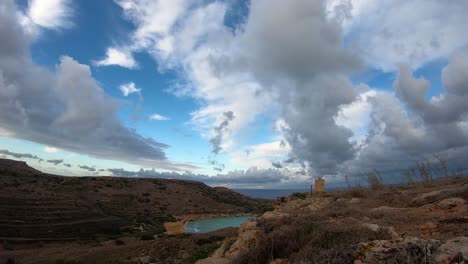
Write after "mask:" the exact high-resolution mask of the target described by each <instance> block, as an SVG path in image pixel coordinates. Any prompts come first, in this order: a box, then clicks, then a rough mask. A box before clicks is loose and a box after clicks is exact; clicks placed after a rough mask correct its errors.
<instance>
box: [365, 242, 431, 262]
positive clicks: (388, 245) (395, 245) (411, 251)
mask: <svg viewBox="0 0 468 264" xmlns="http://www.w3.org/2000/svg"><path fill="white" fill-rule="evenodd" d="M439 245H440V241H438V240H424V239H420V238H415V237H408V238H405V239H404V240H375V241H371V242H365V243H361V244H360V245H359V247H358V251H359V256H360V257H359V259H358V260H359V261H361V262H360V263H408V262H409V263H420V262H421V261H427V262H428V263H431V262H430V261H429V260H432V259H434V258H435V253H436V250H437V248H438V247H439ZM358 263H359V262H358Z"/></svg>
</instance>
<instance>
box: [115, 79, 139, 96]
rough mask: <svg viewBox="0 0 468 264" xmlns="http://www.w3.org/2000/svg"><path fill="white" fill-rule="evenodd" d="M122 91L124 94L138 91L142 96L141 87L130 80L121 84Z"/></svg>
mask: <svg viewBox="0 0 468 264" xmlns="http://www.w3.org/2000/svg"><path fill="white" fill-rule="evenodd" d="M119 89H120V91H121V92H122V94H123V96H128V95H129V94H132V93H136V94H138V95H140V96H141V89H138V88H136V86H135V83H133V82H129V83H125V84H122V85H120V87H119Z"/></svg>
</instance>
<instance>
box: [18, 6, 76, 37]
mask: <svg viewBox="0 0 468 264" xmlns="http://www.w3.org/2000/svg"><path fill="white" fill-rule="evenodd" d="M73 15H74V10H73V8H72V3H71V1H70V0H31V1H28V7H27V11H26V13H21V12H18V16H19V18H20V23H21V25H22V26H23V28H24V30H25V31H26V32H27V33H28V34H30V35H32V36H37V35H38V34H39V31H40V30H41V29H50V30H61V29H66V28H70V27H72V26H73V23H72V22H71V18H72V17H73Z"/></svg>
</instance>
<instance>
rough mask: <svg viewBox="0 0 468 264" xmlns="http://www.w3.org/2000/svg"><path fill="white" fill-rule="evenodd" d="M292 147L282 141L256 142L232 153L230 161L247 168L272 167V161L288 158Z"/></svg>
mask: <svg viewBox="0 0 468 264" xmlns="http://www.w3.org/2000/svg"><path fill="white" fill-rule="evenodd" d="M290 151H291V147H290V146H289V145H288V144H286V143H285V144H282V143H281V141H272V142H268V143H262V144H256V145H251V146H248V147H246V148H245V149H244V150H242V151H236V152H234V153H232V154H231V158H230V162H231V163H232V164H235V165H240V166H243V167H246V168H250V167H258V168H262V169H268V168H272V162H274V161H279V160H284V159H286V158H287V156H288V154H289V152H290Z"/></svg>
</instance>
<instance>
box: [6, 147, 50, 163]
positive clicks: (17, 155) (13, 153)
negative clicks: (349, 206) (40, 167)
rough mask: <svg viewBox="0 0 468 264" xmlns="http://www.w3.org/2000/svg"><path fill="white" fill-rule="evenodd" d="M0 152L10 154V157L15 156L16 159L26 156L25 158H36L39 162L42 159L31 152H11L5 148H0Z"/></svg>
mask: <svg viewBox="0 0 468 264" xmlns="http://www.w3.org/2000/svg"><path fill="white" fill-rule="evenodd" d="M0 154H3V155H6V156H11V157H14V158H17V159H24V158H26V159H34V160H38V161H39V162H40V161H42V159H41V158H39V157H38V156H36V155H32V154H29V153H15V152H11V151H9V150H6V149H2V150H0Z"/></svg>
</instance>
